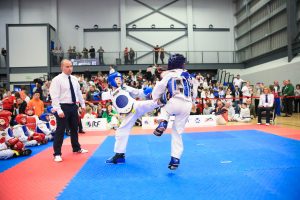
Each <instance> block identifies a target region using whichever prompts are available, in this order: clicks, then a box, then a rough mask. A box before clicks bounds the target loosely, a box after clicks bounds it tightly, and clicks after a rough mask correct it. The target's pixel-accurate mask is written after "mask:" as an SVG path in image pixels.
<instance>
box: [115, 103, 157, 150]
mask: <svg viewBox="0 0 300 200" xmlns="http://www.w3.org/2000/svg"><path fill="white" fill-rule="evenodd" d="M157 107H158V104H157V102H155V101H153V100H147V101H135V102H134V104H133V111H132V112H131V113H129V114H127V115H126V116H125V118H124V119H121V125H120V127H119V128H118V129H117V130H116V136H115V138H116V142H115V148H114V152H115V153H126V147H127V142H128V137H129V133H130V130H131V128H132V127H133V125H134V124H135V121H136V120H137V119H138V118H139V117H141V116H142V115H144V114H145V113H147V112H150V111H152V110H154V109H155V108H157ZM121 118H122V117H121Z"/></svg>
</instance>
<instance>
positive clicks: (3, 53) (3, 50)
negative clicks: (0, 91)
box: [1, 48, 7, 66]
mask: <svg viewBox="0 0 300 200" xmlns="http://www.w3.org/2000/svg"><path fill="white" fill-rule="evenodd" d="M1 55H2V56H3V57H4V61H5V66H6V55H7V53H6V50H5V49H4V48H2V49H1Z"/></svg>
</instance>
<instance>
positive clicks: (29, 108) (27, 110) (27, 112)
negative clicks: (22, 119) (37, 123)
mask: <svg viewBox="0 0 300 200" xmlns="http://www.w3.org/2000/svg"><path fill="white" fill-rule="evenodd" d="M30 111H32V113H30V114H29V112H30ZM25 113H26V115H28V116H33V115H34V114H35V112H34V108H33V107H28V106H27V108H26V110H25Z"/></svg>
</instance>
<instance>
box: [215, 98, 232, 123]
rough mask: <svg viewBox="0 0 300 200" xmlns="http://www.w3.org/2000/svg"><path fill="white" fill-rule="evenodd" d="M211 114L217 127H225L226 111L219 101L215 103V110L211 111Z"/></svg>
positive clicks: (226, 120)
mask: <svg viewBox="0 0 300 200" xmlns="http://www.w3.org/2000/svg"><path fill="white" fill-rule="evenodd" d="M213 114H215V115H216V122H217V125H226V124H227V122H228V110H227V108H225V107H224V104H223V102H222V101H221V100H218V101H217V106H216V109H215V110H213Z"/></svg>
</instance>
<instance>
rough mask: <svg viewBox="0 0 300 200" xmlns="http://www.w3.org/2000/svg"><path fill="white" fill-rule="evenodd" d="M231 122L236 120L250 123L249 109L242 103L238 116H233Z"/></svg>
mask: <svg viewBox="0 0 300 200" xmlns="http://www.w3.org/2000/svg"><path fill="white" fill-rule="evenodd" d="M233 120H236V121H238V122H250V121H251V116H250V109H249V108H248V106H247V104H246V103H242V105H241V109H240V114H235V115H234V117H233Z"/></svg>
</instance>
